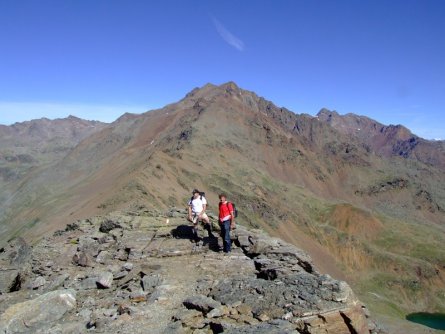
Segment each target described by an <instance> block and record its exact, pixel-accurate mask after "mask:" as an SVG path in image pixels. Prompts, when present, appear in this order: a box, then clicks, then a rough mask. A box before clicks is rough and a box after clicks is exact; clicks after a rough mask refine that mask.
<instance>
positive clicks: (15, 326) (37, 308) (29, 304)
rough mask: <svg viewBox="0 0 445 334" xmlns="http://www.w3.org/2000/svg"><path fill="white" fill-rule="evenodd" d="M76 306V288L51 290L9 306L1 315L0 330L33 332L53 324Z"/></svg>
mask: <svg viewBox="0 0 445 334" xmlns="http://www.w3.org/2000/svg"><path fill="white" fill-rule="evenodd" d="M75 307H76V292H75V291H74V290H56V291H51V292H48V293H46V294H44V295H41V296H39V297H37V298H35V299H32V300H28V301H25V302H22V303H18V304H14V305H12V306H10V307H9V308H7V309H6V311H5V312H4V313H3V314H2V315H1V316H0V332H1V333H22V332H33V331H36V330H38V329H41V328H43V327H46V326H48V325H51V323H52V322H54V321H57V320H59V319H61V318H62V317H63V316H64V315H65V313H67V312H68V311H70V310H72V309H73V308H75Z"/></svg>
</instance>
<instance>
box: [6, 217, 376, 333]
mask: <svg viewBox="0 0 445 334" xmlns="http://www.w3.org/2000/svg"><path fill="white" fill-rule="evenodd" d="M212 218H214V217H212ZM214 227H215V229H216V228H217V226H214ZM200 233H201V237H202V239H201V241H199V242H197V243H192V242H191V241H190V237H191V229H190V226H189V225H188V224H187V222H186V219H185V211H182V210H171V211H170V212H168V213H167V214H161V213H157V212H153V211H148V210H145V211H144V210H142V211H136V212H126V213H122V212H120V213H113V214H110V215H109V216H107V217H94V218H91V219H87V220H83V221H79V222H76V223H74V224H70V225H68V226H67V228H66V229H65V230H64V231H58V232H56V233H54V235H53V236H51V237H48V238H46V239H44V240H42V241H41V242H40V243H39V244H37V245H36V246H34V247H33V248H32V250H31V249H30V248H29V246H26V247H25V246H24V244H23V242H22V241H21V242H18V243H16V244H15V245H11V246H8V247H9V248H8V251H5V250H3V252H1V253H0V260H1V262H2V264H4V263H6V262H7V263H9V265H10V266H12V268H10V269H11V273H12V272H14V275H16V277H17V276H19V277H20V282H21V284H20V286H19V287H16V289H11V288H10V284H9V285H8V284H6V285H5V286H6V288H3V290H2V291H1V292H0V293H1V294H0V312H1V313H2V315H1V316H0V333H23V332H37V333H59V332H63V333H78V332H84V331H87V330H89V331H92V332H98V333H115V332H129V333H301V334H303V333H304V334H308V333H336V334H339V333H345V334H348V333H360V334H362V333H363V334H364V333H379V332H381V330H379V329H378V328H377V327H376V325H375V324H374V322H373V321H371V320H370V318H369V315H368V314H369V313H368V312H367V310H366V308H365V306H364V305H362V304H361V303H360V301H359V300H358V299H357V298H356V297H355V295H354V293H353V292H352V290H351V289H350V288H349V286H348V285H347V284H346V283H345V282H340V281H337V280H334V279H332V278H331V277H330V276H328V275H321V274H320V273H318V272H317V270H316V269H315V268H314V266H313V264H312V262H311V259H310V258H309V257H308V255H307V254H305V253H304V252H303V251H301V250H299V249H297V248H296V247H294V246H293V245H290V244H288V243H285V242H283V241H282V240H280V239H275V238H271V237H269V236H267V235H266V234H264V233H263V232H261V231H257V230H254V231H252V230H247V229H245V228H243V227H242V226H239V227H238V228H237V229H236V230H235V231H234V233H233V244H234V249H233V251H232V253H231V254H229V255H227V254H224V253H221V252H220V251H219V250H220V248H221V240H220V238H216V237H210V236H207V232H204V231H200ZM23 247H25V248H27V249H28V252H25V253H23V251H22V255H23V254H24V255H26V256H21V257H19V258H20V261H19V262H20V263H21V266H17V265H14V264H12V260H11V254H13V253H15V254H18V253H20V252H18V251H16V250H14V248H21V249H22V250H23ZM14 275H12V274H11V277H12V276H14ZM5 277H6V275H5ZM13 280H14V279H12V278H11V279H10V281H13Z"/></svg>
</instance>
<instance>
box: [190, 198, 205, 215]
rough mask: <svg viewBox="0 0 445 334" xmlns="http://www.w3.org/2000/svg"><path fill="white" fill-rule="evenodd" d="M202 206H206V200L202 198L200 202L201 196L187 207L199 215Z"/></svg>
mask: <svg viewBox="0 0 445 334" xmlns="http://www.w3.org/2000/svg"><path fill="white" fill-rule="evenodd" d="M204 204H205V205H207V200H206V198H205V197H202V200H201V196H199V197H198V198H194V199H193V200H191V201H189V205H191V206H192V212H193V213H201V212H202V210H204Z"/></svg>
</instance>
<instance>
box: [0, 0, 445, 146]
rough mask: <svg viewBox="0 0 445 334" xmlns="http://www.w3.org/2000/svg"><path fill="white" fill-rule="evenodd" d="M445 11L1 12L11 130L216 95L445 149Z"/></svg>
mask: <svg viewBox="0 0 445 334" xmlns="http://www.w3.org/2000/svg"><path fill="white" fill-rule="evenodd" d="M444 17H445V1H441V0H437V1H433V0H418V1H414V0H400V1H399V0H387V1H383V0H372V1H371V0H369V1H365V0H363V1H361V0H354V1H343V0H337V1H332V0H331V1H327V0H326V1H317V0H313V1H309V0H306V1H298V0H295V1H284V0H282V1H280V0H277V1H272V0H269V1H260V0H258V1H253V0H244V1H232V0H225V1H216V0H213V1H212V0H209V1H179V0H178V1H168V0H163V1H157V2H155V1H136V0H133V1H123V0H121V1H112V0H107V1H99V0H93V1H87V0H71V1H68V0H64V1H60V0H54V1H48V0H39V1H37V0H35V1H26V0H19V1H7V0H0V124H11V123H14V122H16V121H24V120H28V119H33V118H40V117H48V118H57V117H66V116H68V115H69V114H74V115H76V116H79V117H82V118H86V119H99V120H103V121H108V122H110V121H113V120H115V119H116V118H117V117H119V116H120V115H121V114H123V113H124V112H135V113H140V112H144V111H146V110H150V109H153V108H158V107H162V106H163V105H165V104H168V103H171V102H175V101H177V100H178V99H180V98H182V97H183V96H184V95H185V94H186V93H187V92H188V91H190V90H191V89H193V88H194V87H197V86H202V85H204V84H205V83H207V82H211V83H215V84H221V83H224V82H227V81H235V82H236V83H237V84H238V85H239V86H241V87H242V88H245V89H248V90H253V91H255V92H256V93H257V94H259V95H261V96H264V97H266V98H267V99H270V100H272V101H273V102H274V103H276V104H277V105H279V106H285V107H287V108H289V109H291V110H292V111H294V112H297V113H302V112H304V113H309V114H312V115H314V114H316V113H317V112H318V111H319V110H320V109H321V108H323V107H326V108H329V109H334V110H337V111H338V112H339V113H341V114H345V113H350V112H352V113H356V114H360V115H366V116H369V117H371V118H374V119H376V120H378V121H380V122H382V123H385V124H403V125H405V126H407V127H408V128H410V129H411V130H412V131H414V132H415V133H416V134H418V135H420V136H422V137H425V138H429V139H434V138H442V139H443V138H445V112H444V111H445V110H444V106H445V64H444V59H445V20H444Z"/></svg>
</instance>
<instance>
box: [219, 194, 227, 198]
mask: <svg viewBox="0 0 445 334" xmlns="http://www.w3.org/2000/svg"><path fill="white" fill-rule="evenodd" d="M221 197H224V198H227V196H226V194H224V193H222V194H219V199H221Z"/></svg>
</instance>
